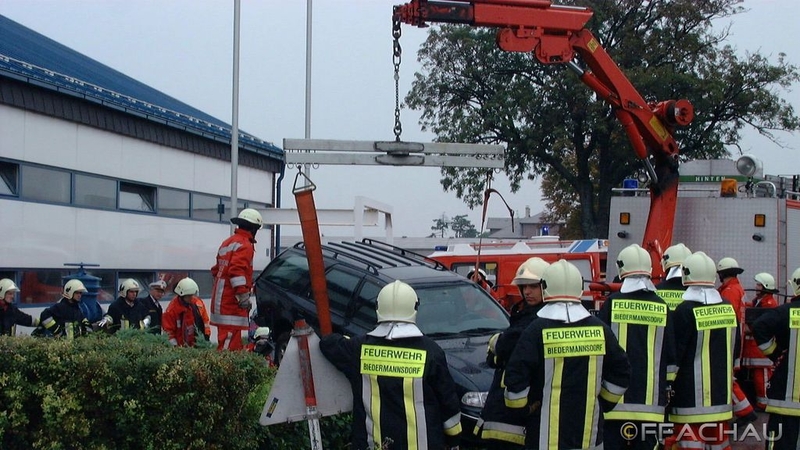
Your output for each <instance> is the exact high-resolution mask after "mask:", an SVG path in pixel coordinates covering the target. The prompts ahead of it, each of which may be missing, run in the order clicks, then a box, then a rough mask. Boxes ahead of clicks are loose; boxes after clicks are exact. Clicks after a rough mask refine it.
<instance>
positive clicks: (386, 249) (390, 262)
mask: <svg viewBox="0 0 800 450" xmlns="http://www.w3.org/2000/svg"><path fill="white" fill-rule="evenodd" d="M294 248H297V249H305V248H306V247H305V243H304V242H298V243H297V244H295V245H294ZM322 250H323V252H326V253H328V255H329V256H330V257H332V258H334V259H339V260H344V259H347V260H350V261H352V262H356V263H359V264H362V265H363V266H365V268H366V269H367V270H369V271H370V272H372V273H373V274H376V275H377V273H378V270H380V269H384V268H387V267H410V266H419V265H425V266H428V267H431V268H433V269H436V270H442V271H446V270H447V267H445V266H444V264H442V263H440V262H438V261H436V260H434V259H431V258H428V257H427V256H424V255H421V254H419V253H415V252H412V251H409V250H406V249H404V248H401V247H397V246H394V245H391V244H387V243H385V242H381V241H376V240H374V239H369V238H364V239H362V240H361V241H356V242H349V241H342V242H329V243H327V244H324V245H322Z"/></svg>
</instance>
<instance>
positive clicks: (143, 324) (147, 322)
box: [142, 316, 152, 328]
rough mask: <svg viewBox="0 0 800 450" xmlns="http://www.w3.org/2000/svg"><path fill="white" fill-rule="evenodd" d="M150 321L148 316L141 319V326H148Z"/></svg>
mask: <svg viewBox="0 0 800 450" xmlns="http://www.w3.org/2000/svg"><path fill="white" fill-rule="evenodd" d="M150 322H152V319H151V318H150V316H147V317H145V318H144V320H142V327H143V328H150Z"/></svg>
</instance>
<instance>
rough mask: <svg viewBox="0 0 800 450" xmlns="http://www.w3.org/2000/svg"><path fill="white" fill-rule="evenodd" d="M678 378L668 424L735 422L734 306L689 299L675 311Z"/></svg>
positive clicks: (724, 302) (735, 325) (675, 383)
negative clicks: (732, 394) (732, 398)
mask: <svg viewBox="0 0 800 450" xmlns="http://www.w3.org/2000/svg"><path fill="white" fill-rule="evenodd" d="M672 318H673V320H674V322H675V352H676V355H677V358H678V375H677V377H676V378H675V382H674V383H673V384H672V387H673V390H674V391H675V394H674V395H673V397H672V401H671V402H670V408H669V419H670V420H671V421H673V422H677V423H700V422H720V421H724V420H728V419H730V418H731V417H732V414H733V411H732V407H731V389H732V388H733V386H732V384H733V353H734V339H735V338H736V330H737V328H736V327H737V320H736V313H735V311H734V309H733V306H732V305H731V304H730V303H728V302H726V301H724V300H723V301H722V302H721V303H715V304H710V305H704V304H701V303H699V302H695V301H689V300H686V301H684V302H683V303H681V304H680V305H678V307H677V308H676V309H675V311H674V313H673V315H672Z"/></svg>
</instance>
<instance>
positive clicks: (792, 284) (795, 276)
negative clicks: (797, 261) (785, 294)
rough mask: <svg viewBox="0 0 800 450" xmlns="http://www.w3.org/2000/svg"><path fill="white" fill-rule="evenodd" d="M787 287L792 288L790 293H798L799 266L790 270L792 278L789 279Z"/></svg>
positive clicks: (799, 282)
mask: <svg viewBox="0 0 800 450" xmlns="http://www.w3.org/2000/svg"><path fill="white" fill-rule="evenodd" d="M789 287H790V288H791V289H792V294H794V295H800V267H798V268H797V269H794V272H792V278H790V279H789Z"/></svg>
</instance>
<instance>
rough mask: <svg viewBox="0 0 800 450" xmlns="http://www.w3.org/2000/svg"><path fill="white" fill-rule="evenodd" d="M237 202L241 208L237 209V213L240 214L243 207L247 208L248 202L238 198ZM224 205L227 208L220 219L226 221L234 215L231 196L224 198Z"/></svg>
mask: <svg viewBox="0 0 800 450" xmlns="http://www.w3.org/2000/svg"><path fill="white" fill-rule="evenodd" d="M236 203H238V204H239V208H237V209H236V214H239V213H240V212H241V211H242V210H243V209H245V208H246V206H245V205H246V204H247V203H246V202H245V201H244V200H237V201H236ZM222 205H223V207H224V208H225V209H224V212H225V213H224V214H223V215H222V217H221V218H220V220H221V221H223V222H225V221H227V220H228V219H230V218H231V217H233V216H234V214H233V209H231V199H230V198H229V197H225V198H223V199H222Z"/></svg>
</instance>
